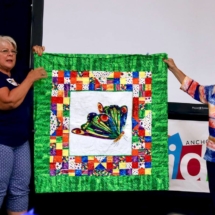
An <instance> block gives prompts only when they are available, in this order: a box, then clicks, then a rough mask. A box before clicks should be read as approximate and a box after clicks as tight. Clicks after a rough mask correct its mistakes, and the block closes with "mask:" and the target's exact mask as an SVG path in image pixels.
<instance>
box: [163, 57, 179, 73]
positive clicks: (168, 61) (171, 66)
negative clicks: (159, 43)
mask: <svg viewBox="0 0 215 215" xmlns="http://www.w3.org/2000/svg"><path fill="white" fill-rule="evenodd" d="M163 61H164V62H165V63H166V64H167V66H168V69H169V70H170V71H172V72H173V71H174V70H176V69H177V66H176V64H175V62H174V60H173V59H172V58H168V59H164V60H163Z"/></svg>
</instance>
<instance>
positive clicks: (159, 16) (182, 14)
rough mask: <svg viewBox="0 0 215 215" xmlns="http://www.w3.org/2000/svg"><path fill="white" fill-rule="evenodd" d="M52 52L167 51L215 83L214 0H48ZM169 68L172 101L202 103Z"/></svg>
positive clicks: (46, 27) (47, 38) (46, 28)
mask: <svg viewBox="0 0 215 215" xmlns="http://www.w3.org/2000/svg"><path fill="white" fill-rule="evenodd" d="M44 2H45V3H44V24H43V44H44V45H45V46H46V52H49V53H82V54H84V53H89V54H99V53H101V54H147V53H149V54H154V53H167V54H168V56H169V57H171V58H173V59H174V60H175V62H176V64H177V65H178V67H179V68H180V69H181V70H183V71H184V72H185V73H186V74H187V75H188V76H190V77H192V78H194V79H195V80H197V81H199V82H200V83H201V84H204V85H206V84H207V85H208V84H213V83H215V1H214V0H204V1H203V0H174V1H173V0H45V1H44ZM179 87H180V85H179V83H178V82H177V80H176V79H175V78H174V76H173V75H172V74H171V73H170V72H169V76H168V101H169V102H185V103H198V102H197V101H194V100H193V99H192V98H190V97H189V96H188V95H186V94H184V93H183V92H182V91H181V90H179Z"/></svg>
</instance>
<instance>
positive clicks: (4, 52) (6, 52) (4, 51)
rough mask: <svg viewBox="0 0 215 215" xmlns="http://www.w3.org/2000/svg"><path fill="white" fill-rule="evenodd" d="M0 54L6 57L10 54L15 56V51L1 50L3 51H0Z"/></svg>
mask: <svg viewBox="0 0 215 215" xmlns="http://www.w3.org/2000/svg"><path fill="white" fill-rule="evenodd" d="M0 52H1V53H3V54H5V55H8V54H9V53H11V54H13V55H17V53H18V52H17V51H15V50H11V51H10V50H8V49H3V50H1V51H0Z"/></svg>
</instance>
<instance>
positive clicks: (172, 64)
mask: <svg viewBox="0 0 215 215" xmlns="http://www.w3.org/2000/svg"><path fill="white" fill-rule="evenodd" d="M163 61H164V62H165V63H166V64H167V66H168V69H169V70H170V71H171V72H172V73H173V75H175V77H176V78H177V79H178V81H179V82H180V83H181V84H182V83H183V80H184V78H185V77H186V75H185V74H184V73H183V72H182V71H181V70H180V69H179V68H178V67H177V66H176V64H175V62H174V60H173V59H171V58H168V59H164V60H163Z"/></svg>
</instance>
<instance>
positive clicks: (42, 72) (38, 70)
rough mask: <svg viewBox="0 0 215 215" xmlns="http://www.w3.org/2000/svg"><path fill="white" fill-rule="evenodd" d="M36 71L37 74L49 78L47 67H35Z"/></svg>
mask: <svg viewBox="0 0 215 215" xmlns="http://www.w3.org/2000/svg"><path fill="white" fill-rule="evenodd" d="M34 71H35V72H36V74H37V75H38V76H39V78H47V77H48V75H47V72H46V71H45V69H44V68H43V67H39V68H36V69H34Z"/></svg>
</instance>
